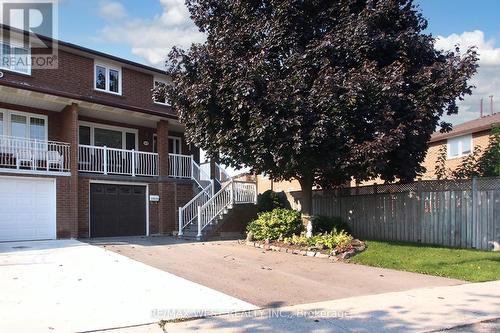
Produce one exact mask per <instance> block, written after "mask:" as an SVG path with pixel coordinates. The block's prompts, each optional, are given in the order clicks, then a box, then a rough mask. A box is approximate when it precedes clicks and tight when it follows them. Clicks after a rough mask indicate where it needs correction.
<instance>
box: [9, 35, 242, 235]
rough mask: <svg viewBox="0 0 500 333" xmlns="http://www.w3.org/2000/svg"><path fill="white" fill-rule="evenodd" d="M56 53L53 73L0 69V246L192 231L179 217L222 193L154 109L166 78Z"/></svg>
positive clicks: (100, 56) (113, 60)
mask: <svg viewBox="0 0 500 333" xmlns="http://www.w3.org/2000/svg"><path fill="white" fill-rule="evenodd" d="M42 39H43V38H42ZM57 43H58V58H59V65H58V68H57V69H36V68H31V67H30V66H25V67H14V66H12V65H11V64H8V63H5V62H2V64H1V66H0V71H1V72H2V75H1V78H0V241H15V240H36V239H55V238H77V237H78V238H87V237H101V236H129V235H154V234H168V233H172V232H174V231H179V228H180V229H181V230H182V229H183V228H189V223H192V222H193V217H192V216H187V215H189V214H188V213H185V214H184V215H186V214H187V215H186V216H187V217H186V218H185V220H184V221H183V222H181V224H179V220H180V219H182V217H180V215H181V214H179V211H178V208H179V207H185V205H186V203H188V202H190V201H192V200H193V198H198V199H197V201H196V200H195V201H196V202H195V203H198V204H200V202H201V203H202V204H204V203H205V202H206V201H208V199H210V198H211V197H212V196H213V195H214V194H216V191H214V190H213V186H214V185H213V183H214V179H211V177H210V176H207V177H205V176H204V175H205V173H203V171H202V170H201V168H200V166H199V155H200V154H199V149H197V148H196V147H194V146H191V145H187V144H186V141H185V138H184V134H183V133H184V127H183V125H182V124H181V123H180V122H179V120H178V117H177V115H176V114H175V113H174V111H173V110H172V108H171V107H170V106H169V105H168V104H167V103H166V101H165V100H161V99H160V100H153V96H152V89H153V87H154V86H155V85H159V84H168V82H169V78H168V77H167V76H166V75H165V72H163V71H161V70H158V69H156V68H152V67H148V66H145V65H142V64H138V63H135V62H131V61H128V60H124V59H120V58H118V57H114V56H111V55H108V54H104V53H101V52H97V51H94V50H90V49H87V48H83V47H80V46H76V45H73V44H70V43H65V42H60V41H59V42H57ZM33 51H34V50H33ZM1 52H3V53H6V54H11V53H10V52H12V54H14V53H16V52H20V53H24V54H26V53H28V54H29V53H30V52H31V50H28V49H22V48H21V47H19V46H15V45H14V44H12V43H10V44H7V43H2V47H1ZM34 52H36V51H34ZM3 55H4V56H5V54H3ZM213 168H214V169H215V167H213ZM215 173H216V171H213V174H215ZM209 186H212V189H211V190H210V189H209ZM233 187H234V186H233ZM201 189H203V191H201ZM185 208H186V211H187V210H189V211H191V210H193V209H192V207H191V206H189V207H185ZM226 208H227V207H226ZM214 218H215V216H212V217H209V218H206V219H205V220H204V225H202V227H204V226H205V225H206V224H210V223H211V221H212V220H213V219H214ZM179 226H181V227H179ZM200 233H201V230H200V229H199V230H198V234H200Z"/></svg>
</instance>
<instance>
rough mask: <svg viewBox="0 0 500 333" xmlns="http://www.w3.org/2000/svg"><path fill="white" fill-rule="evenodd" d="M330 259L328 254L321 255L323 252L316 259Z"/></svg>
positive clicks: (317, 254)
mask: <svg viewBox="0 0 500 333" xmlns="http://www.w3.org/2000/svg"><path fill="white" fill-rule="evenodd" d="M328 257H329V256H328V254H324V253H321V252H318V253H316V258H323V259H326V258H328Z"/></svg>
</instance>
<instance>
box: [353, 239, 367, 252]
mask: <svg viewBox="0 0 500 333" xmlns="http://www.w3.org/2000/svg"><path fill="white" fill-rule="evenodd" d="M351 246H352V247H353V248H354V250H355V251H356V253H359V252H363V251H364V250H365V249H366V244H365V242H363V241H360V240H359V239H354V240H353V241H352V242H351Z"/></svg>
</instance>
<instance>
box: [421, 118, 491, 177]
mask: <svg viewBox="0 0 500 333" xmlns="http://www.w3.org/2000/svg"><path fill="white" fill-rule="evenodd" d="M495 124H500V113H495V114H492V115H487V116H483V117H481V118H478V119H474V120H471V121H468V122H465V123H462V124H459V125H456V126H453V130H452V131H451V132H448V133H440V132H436V133H434V134H433V135H432V137H431V140H430V143H429V151H428V152H427V156H426V158H425V161H424V163H423V166H424V167H425V168H426V169H427V172H425V174H423V175H422V179H436V163H437V159H438V156H439V150H440V149H441V148H443V147H446V151H447V156H446V166H447V168H448V169H450V170H452V171H453V170H455V169H456V168H457V167H458V166H459V165H460V164H461V163H462V162H463V160H464V158H465V157H466V156H467V155H470V154H471V153H472V152H473V151H474V150H475V149H481V151H484V150H485V149H486V148H487V147H488V145H489V138H490V134H491V128H492V126H493V125H495Z"/></svg>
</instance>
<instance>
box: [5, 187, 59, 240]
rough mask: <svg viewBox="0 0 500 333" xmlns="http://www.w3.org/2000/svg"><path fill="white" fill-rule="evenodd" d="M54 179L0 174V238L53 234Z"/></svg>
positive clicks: (22, 237) (54, 219)
mask: <svg viewBox="0 0 500 333" xmlns="http://www.w3.org/2000/svg"><path fill="white" fill-rule="evenodd" d="M55 191H56V188H55V181H54V180H52V179H36V178H22V177H0V202H1V203H2V204H1V205H0V241H19V240H41V239H54V238H55V237H56V213H55V210H56V202H55Z"/></svg>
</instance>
